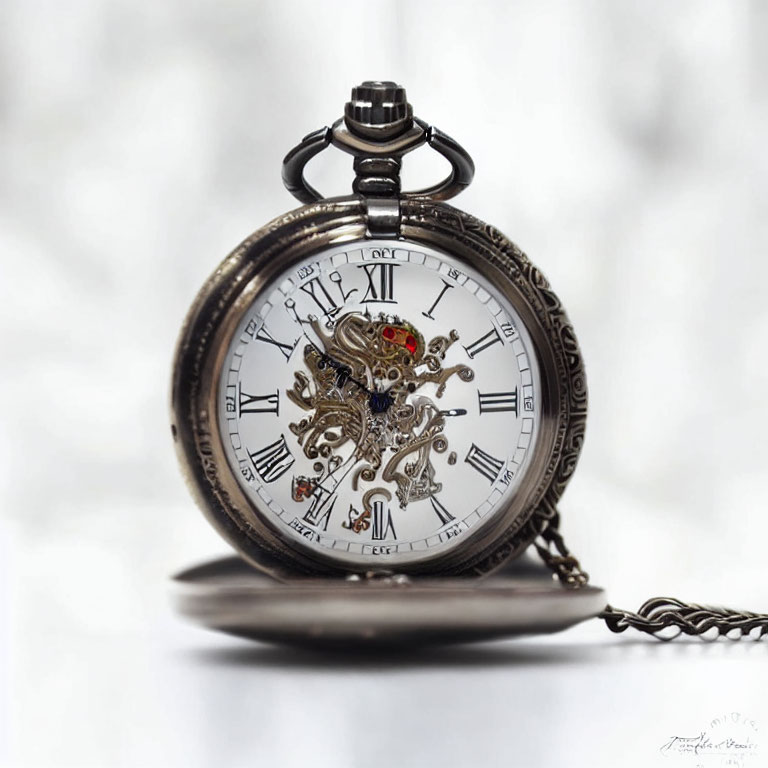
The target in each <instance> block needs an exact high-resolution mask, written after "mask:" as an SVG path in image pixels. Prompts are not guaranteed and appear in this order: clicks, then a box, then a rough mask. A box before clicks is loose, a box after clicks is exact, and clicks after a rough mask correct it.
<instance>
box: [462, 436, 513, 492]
mask: <svg viewBox="0 0 768 768" xmlns="http://www.w3.org/2000/svg"><path fill="white" fill-rule="evenodd" d="M464 461H466V462H467V464H469V465H470V466H471V467H472V468H473V469H476V470H477V471H478V472H479V473H480V474H481V475H483V476H484V477H487V478H488V479H489V480H490V481H491V483H493V482H494V481H495V480H496V476H497V475H498V474H499V472H500V471H501V468H502V467H503V466H504V462H503V461H499V460H498V459H496V458H494V457H493V456H491V454H490V453H486V452H485V451H483V450H481V449H480V448H478V447H477V446H476V445H475V444H474V443H472V447H471V448H470V449H469V453H468V454H467V457H466V458H465V459H464Z"/></svg>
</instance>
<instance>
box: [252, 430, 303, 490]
mask: <svg viewBox="0 0 768 768" xmlns="http://www.w3.org/2000/svg"><path fill="white" fill-rule="evenodd" d="M248 455H249V456H250V457H251V461H252V462H253V468H254V469H255V470H256V474H257V475H258V476H259V477H260V478H261V479H262V480H263V481H264V482H265V483H274V482H275V480H277V479H278V478H279V477H282V476H283V475H284V474H285V473H286V472H287V471H288V470H289V469H290V468H291V466H292V465H293V462H294V461H296V459H294V457H293V456H292V455H291V452H290V451H289V450H288V446H287V445H286V444H285V435H280V439H279V440H275V442H274V443H270V444H269V445H268V446H266V447H265V448H262V449H261V450H259V451H254V452H253V453H251V452H250V451H249V452H248Z"/></svg>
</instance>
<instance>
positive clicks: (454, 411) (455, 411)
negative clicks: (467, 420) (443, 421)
mask: <svg viewBox="0 0 768 768" xmlns="http://www.w3.org/2000/svg"><path fill="white" fill-rule="evenodd" d="M440 413H441V414H442V415H443V416H466V415H467V409H466V408H449V409H448V410H447V411H440Z"/></svg>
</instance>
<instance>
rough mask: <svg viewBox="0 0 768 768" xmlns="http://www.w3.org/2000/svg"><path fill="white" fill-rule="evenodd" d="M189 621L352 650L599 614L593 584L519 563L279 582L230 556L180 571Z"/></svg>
mask: <svg viewBox="0 0 768 768" xmlns="http://www.w3.org/2000/svg"><path fill="white" fill-rule="evenodd" d="M175 580H176V600H177V605H178V607H179V610H180V611H181V613H182V614H183V615H184V616H186V617H187V618H188V619H191V620H193V621H195V622H197V623H200V624H202V625H204V626H206V627H208V628H210V629H216V630H219V631H221V632H226V633H228V634H231V635H237V636H239V637H244V638H247V639H250V640H260V641H264V642H268V643H285V644H290V645H300V646H302V645H306V646H310V647H312V648H315V649H316V648H331V649H334V648H336V649H338V650H342V651H343V652H344V653H352V654H354V653H355V652H356V651H366V650H371V649H381V648H385V649H392V650H395V651H397V650H400V649H404V648H407V649H413V648H418V647H424V646H428V645H446V644H454V643H467V642H480V641H484V640H493V639H497V638H501V637H514V636H520V635H531V634H540V633H552V632H559V631H561V630H564V629H567V628H568V627H570V626H572V625H573V624H576V623H578V622H580V621H584V620H585V619H589V618H592V617H594V616H596V615H597V614H598V613H599V612H600V610H601V608H602V607H603V606H604V605H605V595H604V593H603V590H602V589H599V588H597V587H584V588H582V589H579V590H576V591H573V590H565V589H563V588H562V587H561V586H559V585H558V584H556V583H553V582H552V579H551V577H550V575H549V571H547V569H546V568H545V567H544V566H542V565H539V566H538V567H536V565H535V564H533V563H531V562H528V561H524V562H521V561H519V560H518V561H515V562H514V563H511V564H508V565H507V566H506V567H505V568H503V569H502V570H500V571H499V572H497V573H495V574H493V575H492V576H490V577H488V578H487V579H482V580H481V579H462V578H459V577H442V578H439V579H435V578H429V577H425V578H421V579H419V580H417V581H412V580H408V579H404V578H403V577H402V576H400V577H396V576H395V577H393V576H386V577H384V578H374V579H366V578H364V577H362V578H361V577H356V578H349V579H346V580H342V579H333V580H329V579H322V580H319V579H316V578H304V579H302V578H294V579H291V580H290V581H288V582H282V583H281V582H278V581H275V580H274V579H271V578H269V577H268V576H265V575H264V574H263V573H261V572H259V571H257V570H254V569H253V568H251V567H250V566H248V565H246V564H245V563H244V562H243V561H242V560H240V559H239V558H226V559H224V560H218V561H214V562H211V563H205V564H203V565H200V566H197V567H195V568H191V569H188V570H186V571H184V572H183V573H180V574H178V575H177V576H176V577H175Z"/></svg>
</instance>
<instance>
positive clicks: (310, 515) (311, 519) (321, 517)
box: [303, 486, 338, 531]
mask: <svg viewBox="0 0 768 768" xmlns="http://www.w3.org/2000/svg"><path fill="white" fill-rule="evenodd" d="M337 498H338V496H336V495H335V494H334V495H333V497H331V494H330V492H329V491H326V490H325V488H323V487H321V486H318V487H317V488H316V489H315V492H314V493H313V494H312V504H311V506H310V508H309V509H308V510H307V513H306V514H305V515H304V518H303V519H304V522H305V523H309V525H314V526H315V527H316V528H322V529H323V530H324V531H327V530H328V520H330V518H331V512H333V507H334V505H335V504H336V499H337ZM329 501H330V504H329V503H328V502H329Z"/></svg>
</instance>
